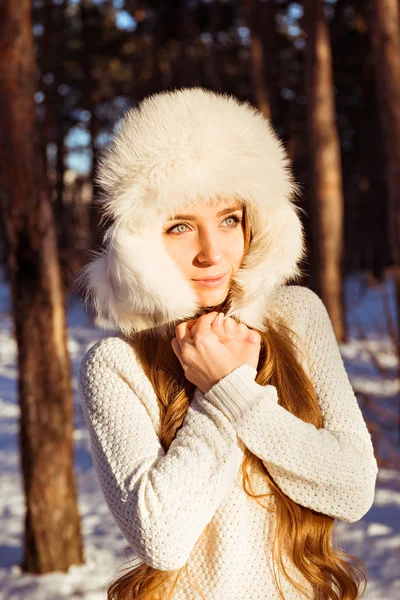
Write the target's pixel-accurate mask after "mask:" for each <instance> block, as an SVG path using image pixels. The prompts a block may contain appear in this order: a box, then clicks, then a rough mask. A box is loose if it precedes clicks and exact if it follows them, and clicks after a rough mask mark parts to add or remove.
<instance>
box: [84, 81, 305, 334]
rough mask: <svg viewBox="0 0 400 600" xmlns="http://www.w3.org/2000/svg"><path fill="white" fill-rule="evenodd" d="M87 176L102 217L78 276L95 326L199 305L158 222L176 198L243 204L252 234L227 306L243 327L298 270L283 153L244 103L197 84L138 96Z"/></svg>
mask: <svg viewBox="0 0 400 600" xmlns="http://www.w3.org/2000/svg"><path fill="white" fill-rule="evenodd" d="M98 181H99V183H100V184H101V186H102V187H103V188H104V190H105V194H104V197H103V198H102V199H101V202H102V206H103V210H104V214H106V215H108V216H109V217H111V219H112V225H111V226H110V227H109V229H108V230H107V232H106V234H105V239H104V241H105V249H104V251H102V252H101V253H98V254H97V256H96V258H95V259H94V260H93V261H92V262H91V263H89V264H88V265H86V267H85V268H84V270H83V275H82V277H83V282H84V284H85V286H86V292H87V295H88V298H90V299H91V300H92V301H93V303H94V308H95V311H96V312H97V314H98V316H99V317H100V318H99V323H100V324H103V325H105V323H108V324H111V326H113V327H114V328H115V329H117V330H119V331H121V332H122V333H125V334H128V333H133V332H135V331H140V330H143V329H150V328H154V327H159V326H161V329H162V326H163V325H166V324H171V322H174V321H184V320H186V319H189V318H192V317H193V315H195V314H196V312H197V311H198V310H199V309H200V308H201V305H200V304H199V301H198V299H197V296H196V293H195V291H194V290H193V288H192V286H191V284H190V282H189V281H188V280H186V279H185V277H184V276H183V274H182V273H181V271H180V270H179V269H178V267H177V265H176V264H175V263H174V261H173V259H172V258H171V257H170V256H169V255H168V254H167V252H166V251H165V248H164V246H163V242H162V235H161V231H162V229H161V227H162V223H163V221H165V220H166V219H167V217H168V215H171V214H174V213H176V212H178V211H179V209H180V208H181V207H182V206H183V205H186V204H194V205H199V204H203V203H211V204H213V203H214V201H215V203H217V202H218V201H219V200H220V199H221V197H222V198H226V199H228V198H229V199H239V200H241V201H242V202H244V203H245V205H246V211H247V214H248V217H249V220H250V225H251V230H252V234H253V238H252V243H251V245H250V248H249V251H248V253H247V255H246V258H245V261H244V263H243V265H242V266H241V268H240V269H239V270H238V271H237V273H236V276H235V278H234V281H235V282H236V284H238V286H237V289H241V292H240V293H239V294H236V296H235V297H233V299H232V304H231V307H230V312H235V316H236V317H237V318H238V320H240V321H242V322H244V323H246V324H247V325H248V326H249V327H254V328H257V329H263V326H264V325H263V322H264V318H265V316H266V314H267V311H268V297H269V296H270V294H271V292H272V291H273V290H274V288H275V287H276V286H277V285H280V284H283V283H285V282H286V281H287V280H288V279H291V278H294V277H297V276H298V275H299V267H298V263H299V261H300V259H301V258H302V256H303V250H304V248H303V230H302V226H301V223H300V219H299V217H298V211H299V209H298V208H297V207H296V206H295V204H294V203H293V202H294V196H295V192H296V185H295V183H294V181H293V177H292V174H291V172H290V168H289V162H288V158H287V155H286V152H285V149H284V147H283V145H282V143H281V142H280V141H279V140H278V138H277V136H276V134H275V133H274V131H273V130H272V128H271V126H270V124H269V122H268V121H267V120H266V119H265V118H264V117H263V115H262V114H261V113H260V112H259V111H258V110H257V109H255V108H254V107H252V106H251V105H250V104H249V103H247V102H246V103H242V102H239V100H237V99H236V98H234V97H232V96H229V95H227V94H217V93H214V92H211V91H209V90H206V89H203V88H190V89H181V90H177V91H172V92H161V93H157V94H154V95H152V96H150V97H148V98H146V99H145V100H143V101H142V102H141V103H140V105H139V106H138V107H137V108H134V109H131V110H129V111H128V112H127V113H126V114H125V116H124V117H123V119H122V120H121V121H120V122H119V127H118V131H117V133H116V135H115V137H114V139H113V142H112V145H111V147H110V148H109V149H108V151H107V152H106V154H105V155H104V156H103V158H102V160H101V162H100V166H99V171H98ZM239 307H240V308H239Z"/></svg>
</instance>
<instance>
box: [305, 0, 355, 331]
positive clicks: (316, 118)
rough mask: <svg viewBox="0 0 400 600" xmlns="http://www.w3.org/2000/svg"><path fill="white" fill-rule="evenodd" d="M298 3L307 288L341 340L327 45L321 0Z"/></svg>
mask: <svg viewBox="0 0 400 600" xmlns="http://www.w3.org/2000/svg"><path fill="white" fill-rule="evenodd" d="M304 8H305V14H304V16H305V19H304V20H305V29H306V32H307V50H306V94H307V127H308V138H309V144H310V147H309V149H310V161H311V183H310V188H311V190H310V192H311V211H310V212H311V215H310V216H311V228H312V265H313V287H314V288H315V290H316V292H317V293H318V294H319V295H320V297H321V299H322V300H323V302H324V304H325V306H326V308H327V311H328V313H329V316H330V318H331V321H332V324H333V328H334V331H335V334H336V337H337V339H338V341H344V339H345V335H346V333H345V322H344V316H343V282H342V253H343V191H342V170H341V159H340V146H339V139H338V133H337V129H336V124H335V102H334V92H333V90H334V87H333V75H332V59H331V48H330V40H329V32H328V26H327V22H326V20H325V17H324V14H323V5H322V0H306V2H305V6H304Z"/></svg>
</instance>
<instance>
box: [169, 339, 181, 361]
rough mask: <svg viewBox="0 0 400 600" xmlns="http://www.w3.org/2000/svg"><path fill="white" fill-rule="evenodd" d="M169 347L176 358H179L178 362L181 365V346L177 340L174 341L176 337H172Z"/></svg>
mask: <svg viewBox="0 0 400 600" xmlns="http://www.w3.org/2000/svg"><path fill="white" fill-rule="evenodd" d="M171 346H172V350H173V351H174V352H175V354H176V356H177V357H178V358H179V362H180V363H181V364H182V360H183V359H182V350H181V346H180V343H179V342H178V340H177V339H176V337H174V338H173V339H172V340H171Z"/></svg>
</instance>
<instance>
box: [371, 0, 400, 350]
mask: <svg viewBox="0 0 400 600" xmlns="http://www.w3.org/2000/svg"><path fill="white" fill-rule="evenodd" d="M371 34H372V53H373V58H374V63H375V77H376V83H377V86H376V87H377V95H378V113H379V118H380V121H381V125H382V131H383V146H384V150H385V155H386V171H387V185H388V199H389V210H388V229H389V242H390V249H391V254H392V260H393V262H394V264H395V270H394V274H395V286H396V297H397V311H398V312H397V314H398V315H400V38H399V6H398V2H397V0H372V2H371ZM397 334H398V335H397V350H398V355H399V356H400V320H399V326H398V331H397Z"/></svg>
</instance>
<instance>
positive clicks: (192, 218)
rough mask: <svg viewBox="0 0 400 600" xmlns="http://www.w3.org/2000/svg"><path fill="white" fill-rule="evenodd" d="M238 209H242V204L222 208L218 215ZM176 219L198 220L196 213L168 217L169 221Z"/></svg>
mask: <svg viewBox="0 0 400 600" xmlns="http://www.w3.org/2000/svg"><path fill="white" fill-rule="evenodd" d="M237 210H242V207H241V206H230V207H229V208H224V209H223V210H220V211H219V213H217V217H221V216H222V215H226V214H227V213H230V212H235V211H237ZM176 219H188V220H191V221H195V220H196V215H181V214H179V215H175V216H174V217H171V216H170V217H168V218H167V221H175V220H176Z"/></svg>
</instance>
